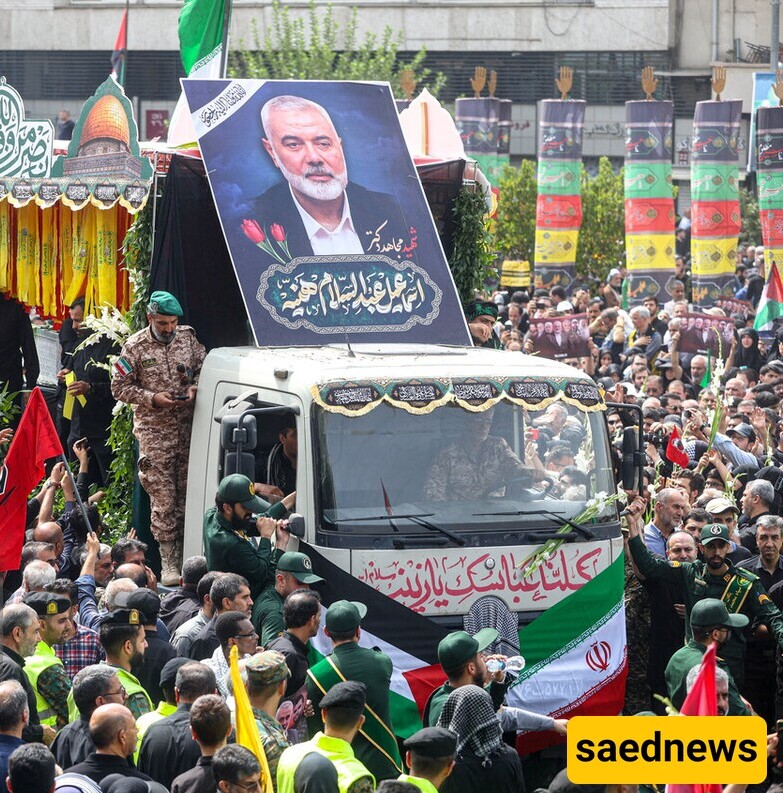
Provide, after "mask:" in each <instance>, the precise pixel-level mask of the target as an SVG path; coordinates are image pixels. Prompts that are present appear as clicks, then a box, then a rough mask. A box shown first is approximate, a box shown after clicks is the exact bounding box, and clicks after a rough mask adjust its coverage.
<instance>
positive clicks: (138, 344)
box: [111, 325, 206, 542]
mask: <svg viewBox="0 0 783 793" xmlns="http://www.w3.org/2000/svg"><path fill="white" fill-rule="evenodd" d="M205 354H206V352H205V350H204V347H203V346H202V345H201V344H200V343H199V341H198V340H197V339H196V333H195V331H194V330H193V328H191V327H189V326H188V325H180V326H179V327H178V328H177V332H176V335H175V336H174V338H173V340H172V341H171V343H170V344H163V343H161V342H159V341H157V340H156V339H155V337H154V336H153V335H152V333H151V332H150V328H149V327H146V328H145V329H144V330H140V331H139V332H138V333H134V334H133V336H131V337H130V338H129V339H128V341H126V342H125V346H124V347H123V348H122V353H121V356H120V358H119V360H118V361H117V363H116V364H115V365H114V378H113V380H112V386H111V390H112V394H113V395H114V397H115V398H116V399H119V400H121V401H123V402H128V403H130V404H132V405H133V406H134V408H133V434H134V435H135V436H136V439H137V440H138V442H139V481H140V482H141V484H142V486H143V487H144V489H145V490H146V491H147V493H148V494H149V497H150V506H151V509H152V516H151V529H152V534H153V536H154V537H155V539H156V540H157V541H158V542H177V541H181V539H182V535H183V532H184V527H185V490H186V487H187V481H188V452H189V450H190V428H191V423H192V421H193V402H190V403H187V404H183V405H182V407H177V408H172V409H165V408H156V407H153V406H152V398H153V396H154V395H155V394H157V393H159V392H161V391H164V392H166V393H167V394H172V395H179V394H183V395H184V394H185V393H187V390H188V387H189V385H191V384H192V385H195V384H196V383H197V381H198V374H199V371H200V370H201V365H202V363H203V362H204V357H205ZM178 366H179V367H182V368H184V370H185V371H181V370H178V368H177V367H178Z"/></svg>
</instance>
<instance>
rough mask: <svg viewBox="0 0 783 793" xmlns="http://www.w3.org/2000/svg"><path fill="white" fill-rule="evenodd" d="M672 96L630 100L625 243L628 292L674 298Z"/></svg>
mask: <svg viewBox="0 0 783 793" xmlns="http://www.w3.org/2000/svg"><path fill="white" fill-rule="evenodd" d="M673 119H674V105H673V103H672V102H652V101H638V102H626V103H625V169H624V186H625V245H626V261H627V265H628V278H629V281H630V286H629V290H628V297H629V300H630V304H631V305H632V306H634V305H639V304H641V303H642V301H643V300H644V299H645V298H646V297H657V298H658V300H659V301H660V303H661V304H663V303H665V302H666V301H667V300H668V299H669V298H670V293H669V290H668V284H669V281H670V280H671V279H672V278H673V277H674V276H673V269H674V253H675V247H674V220H675V217H674V193H673V190H672V129H673Z"/></svg>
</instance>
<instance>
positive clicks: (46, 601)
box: [24, 592, 72, 729]
mask: <svg viewBox="0 0 783 793" xmlns="http://www.w3.org/2000/svg"><path fill="white" fill-rule="evenodd" d="M24 602H25V604H26V605H28V606H30V607H31V608H32V609H33V610H34V611H35V613H36V614H37V615H38V623H39V627H40V630H41V641H40V642H38V645H37V646H36V648H35V653H33V655H31V656H29V657H28V658H26V659H25V665H24V671H25V673H26V674H27V677H28V679H29V680H30V685H31V686H32V687H33V689H34V691H35V704H36V709H37V710H38V718H39V720H40V723H41V724H48V725H49V726H50V727H57V728H58V729H59V728H61V727H64V726H65V725H66V724H67V723H68V694H69V693H70V692H71V681H70V678H69V677H68V675H67V674H66V672H65V667H64V666H63V662H62V661H61V660H60V659H59V658H58V657H57V656H56V655H55V653H54V650H53V649H52V645H54V644H62V642H63V641H64V640H65V638H66V636H67V635H68V633H69V632H70V631H71V630H72V625H71V619H70V616H69V613H68V612H69V609H70V608H71V601H70V599H69V598H66V597H62V596H61V595H56V594H54V593H53V592H31V593H30V594H28V595H26V596H25V599H24Z"/></svg>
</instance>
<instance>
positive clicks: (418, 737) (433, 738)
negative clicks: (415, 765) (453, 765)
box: [404, 727, 457, 759]
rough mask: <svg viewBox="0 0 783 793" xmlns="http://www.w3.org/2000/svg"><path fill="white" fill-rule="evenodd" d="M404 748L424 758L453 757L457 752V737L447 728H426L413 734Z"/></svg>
mask: <svg viewBox="0 0 783 793" xmlns="http://www.w3.org/2000/svg"><path fill="white" fill-rule="evenodd" d="M404 746H405V748H406V749H407V750H408V751H410V752H414V753H415V754H418V755H421V756H422V757H431V758H433V759H437V758H440V757H453V756H454V753H455V752H456V751H457V736H456V735H455V734H454V733H453V732H452V731H451V730H447V729H446V728H445V727H425V728H424V729H423V730H419V731H418V732H415V733H413V735H411V737H410V738H408V740H407V741H405V743H404Z"/></svg>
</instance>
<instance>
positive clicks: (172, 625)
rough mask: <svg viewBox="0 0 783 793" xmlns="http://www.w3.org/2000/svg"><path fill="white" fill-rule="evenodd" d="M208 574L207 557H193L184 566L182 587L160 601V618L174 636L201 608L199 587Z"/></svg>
mask: <svg viewBox="0 0 783 793" xmlns="http://www.w3.org/2000/svg"><path fill="white" fill-rule="evenodd" d="M206 574H207V560H206V557H204V556H191V557H190V558H188V559H186V560H185V561H184V563H183V564H182V578H180V585H179V586H178V587H177V588H176V589H173V590H172V591H171V592H169V593H168V595H166V596H165V597H164V598H163V599H162V600H161V601H160V618H161V619H162V620H163V624H164V625H165V626H166V627H167V628H168V629H169V633H170V634H171V635H172V636H173V635H174V632H175V631H176V630H177V628H179V626H180V625H182V624H183V623H184V622H187V621H188V620H189V619H190V618H191V617H194V616H195V615H196V614H197V613H198V610H199V609H200V608H201V600H200V598H199V596H198V592H197V587H198V582H199V581H201V579H202V578H203V577H204V576H205V575H206Z"/></svg>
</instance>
